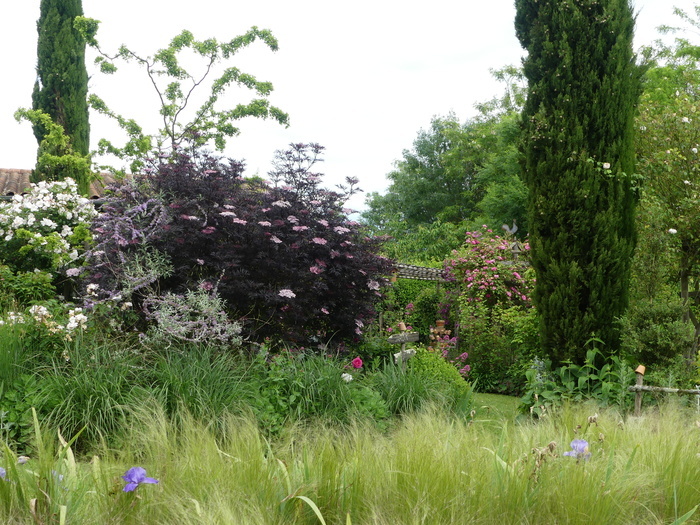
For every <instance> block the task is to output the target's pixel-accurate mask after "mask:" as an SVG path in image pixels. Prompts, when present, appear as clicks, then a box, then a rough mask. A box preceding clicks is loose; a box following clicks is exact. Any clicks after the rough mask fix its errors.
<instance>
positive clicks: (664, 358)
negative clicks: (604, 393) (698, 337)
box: [621, 296, 694, 368]
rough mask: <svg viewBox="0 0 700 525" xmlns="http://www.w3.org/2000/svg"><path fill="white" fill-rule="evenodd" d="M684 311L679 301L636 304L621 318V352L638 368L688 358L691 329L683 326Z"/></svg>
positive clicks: (692, 336)
mask: <svg viewBox="0 0 700 525" xmlns="http://www.w3.org/2000/svg"><path fill="white" fill-rule="evenodd" d="M684 310H685V307H684V306H683V305H682V304H681V302H680V300H677V299H676V300H664V298H663V296H659V297H657V298H656V299H655V300H654V301H645V300H642V301H637V302H635V303H634V304H633V306H632V307H630V309H629V310H628V311H627V314H626V315H625V316H624V317H623V318H622V320H621V322H622V330H621V332H622V334H621V335H622V351H623V353H624V355H625V356H626V357H627V358H628V359H630V360H633V361H637V362H638V363H639V364H642V365H644V366H648V367H651V368H653V367H654V365H664V364H666V363H668V362H669V361H671V360H672V359H674V358H675V356H677V355H679V354H681V355H688V354H689V350H690V348H691V347H692V345H693V339H694V335H693V332H694V329H693V325H692V324H691V323H689V322H683V312H684Z"/></svg>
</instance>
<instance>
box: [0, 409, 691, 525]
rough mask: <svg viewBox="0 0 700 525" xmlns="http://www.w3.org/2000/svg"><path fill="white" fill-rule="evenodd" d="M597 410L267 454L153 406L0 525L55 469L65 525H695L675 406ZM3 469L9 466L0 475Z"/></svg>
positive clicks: (318, 442) (315, 434)
mask: <svg viewBox="0 0 700 525" xmlns="http://www.w3.org/2000/svg"><path fill="white" fill-rule="evenodd" d="M595 410H597V409H596V408H595V407H593V406H590V407H588V406H583V405H582V406H575V407H565V408H563V409H562V410H560V411H558V412H557V413H555V414H553V415H552V416H550V417H548V418H545V419H544V420H542V421H539V422H532V421H529V420H526V421H522V422H514V421H505V420H504V421H503V424H502V425H501V428H499V429H494V428H495V427H494V426H493V425H492V424H484V422H483V421H481V420H480V418H479V417H478V416H477V417H476V418H474V419H473V420H469V419H466V420H465V419H462V418H455V417H453V416H452V415H450V414H449V413H448V412H446V411H444V410H443V409H439V408H435V407H424V408H423V409H421V410H419V411H415V412H413V413H412V414H410V415H408V416H406V417H404V418H403V420H402V422H401V424H400V425H398V426H397V427H395V428H394V429H393V430H392V431H391V432H381V431H378V430H377V429H376V427H375V426H373V425H371V424H369V423H366V422H362V421H356V422H355V423H353V424H351V425H344V426H342V427H341V426H337V425H330V424H327V423H318V424H316V425H311V426H309V425H304V426H298V425H297V426H294V425H292V426H290V427H288V428H287V430H286V432H284V433H283V434H282V435H281V436H280V437H279V438H278V439H275V440H274V441H267V440H266V439H265V438H264V437H263V435H262V434H261V432H260V431H259V429H258V428H257V425H256V423H255V421H254V420H252V419H251V418H246V417H242V416H234V415H228V416H226V417H224V418H223V423H222V426H221V428H220V429H219V430H217V432H213V431H212V429H211V428H209V426H208V424H207V422H206V421H204V422H201V421H197V420H196V419H195V418H192V417H190V416H189V415H187V414H185V413H183V414H180V417H179V418H178V419H177V422H173V421H172V420H171V419H170V418H168V416H167V415H166V414H165V411H164V410H163V408H162V406H160V404H159V403H158V402H157V401H155V400H152V401H150V402H149V403H146V404H143V405H141V406H140V407H137V408H136V409H135V410H134V412H133V414H134V418H133V419H132V425H131V426H130V427H129V428H128V430H127V432H126V438H125V441H124V446H123V447H122V448H121V449H119V450H114V449H110V450H104V451H103V452H102V453H101V454H99V457H95V458H92V459H90V462H89V463H88V462H87V461H84V462H78V463H77V464H76V465H75V466H74V468H73V470H72V472H73V473H72V474H69V472H71V468H70V465H71V462H70V461H68V459H67V454H66V452H65V447H61V446H60V445H59V446H57V447H54V449H53V451H52V449H51V447H48V446H43V447H42V448H41V449H40V452H39V454H38V457H36V458H32V459H31V460H30V461H29V462H28V463H27V464H26V465H13V466H12V468H8V479H9V481H10V483H0V517H2V519H4V520H5V522H7V523H36V522H37V521H36V520H35V518H34V517H33V516H32V511H31V504H30V503H31V500H32V498H40V496H41V491H40V490H39V488H38V487H41V486H42V485H41V483H44V485H43V486H48V485H47V483H48V481H47V480H48V478H49V477H51V474H49V472H50V470H52V469H54V470H57V471H58V472H60V473H62V474H64V475H65V476H66V477H65V478H63V480H62V481H60V482H59V481H55V480H56V479H57V478H55V476H54V477H53V478H52V479H53V480H54V481H51V483H53V484H54V485H55V486H54V485H51V491H52V492H51V495H52V497H53V498H54V500H55V501H53V500H52V501H53V503H52V504H51V506H49V507H47V509H48V510H47V511H46V512H53V513H54V514H56V513H58V512H61V510H60V509H61V507H65V509H64V510H63V512H64V513H65V515H66V522H67V523H81V524H83V523H85V524H91V523H95V524H97V523H99V524H103V523H153V524H171V523H172V524H175V523H198V524H199V523H203V524H209V523H211V524H214V523H236V524H249V523H250V524H278V523H290V524H313V523H318V522H319V518H318V517H317V515H316V513H315V512H314V509H313V508H312V506H311V505H310V504H309V502H311V503H313V504H314V505H315V506H317V508H318V510H319V512H320V514H321V515H322V516H323V519H324V520H325V522H326V523H329V524H331V523H346V522H347V521H346V520H347V517H348V516H349V517H350V520H351V522H352V523H354V524H379V525H383V524H386V525H389V524H392V525H394V524H397V523H400V524H431V525H432V524H452V523H457V524H459V523H483V524H491V523H498V524H501V523H506V524H511V523H512V524H553V523H573V524H576V523H581V524H584V523H585V524H589V523H605V524H631V523H635V524H661V523H672V522H674V520H679V519H680V518H681V517H682V516H684V515H685V514H687V513H689V512H690V513H692V511H693V510H694V509H695V508H696V506H697V505H698V503H700V459H698V457H697V453H698V446H699V445H700V429H699V428H698V426H697V425H696V423H695V420H696V417H697V414H696V413H695V412H691V411H688V409H682V408H680V407H679V406H677V405H675V404H671V403H669V404H665V405H662V406H660V407H659V408H658V409H657V410H655V411H653V412H649V413H647V414H645V415H644V416H643V417H641V418H631V417H627V418H625V417H623V416H621V415H620V414H618V413H616V412H615V411H612V410H606V411H605V412H601V413H600V414H599V415H598V416H597V417H595V416H594V413H595ZM589 417H591V419H590V421H589ZM49 437H50V436H49V435H45V436H44V442H47V441H48V440H49ZM573 438H583V439H587V440H588V442H589V444H590V451H591V458H590V459H589V460H585V459H580V460H577V459H576V458H574V457H567V456H563V452H565V451H566V450H567V449H569V442H570V441H571V440H572V439H573ZM60 454H63V455H62V457H58V459H56V457H57V456H59V455H60ZM87 459H89V458H87ZM12 461H14V457H13V456H12V455H11V454H10V453H9V452H8V453H7V454H6V457H5V466H8V462H12ZM134 465H140V466H143V467H145V468H146V469H147V471H148V475H149V476H154V477H156V478H158V479H159V480H160V483H159V484H158V485H145V486H142V487H139V488H138V489H137V491H136V493H135V494H127V493H124V492H122V491H121V488H122V487H123V485H124V483H123V482H122V481H121V479H120V477H119V476H120V475H122V474H123V473H124V472H125V471H126V470H127V469H128V468H130V467H132V466H134ZM39 482H40V483H39ZM300 497H303V498H306V500H302V499H300ZM41 519H42V520H43V521H40V522H44V523H46V522H49V521H51V519H53V520H54V521H58V516H57V514H56V515H55V516H54V517H53V518H51V519H48V518H47V516H43V517H41ZM680 522H681V521H680V520H679V521H678V522H677V523H680ZM689 522H695V523H697V522H698V515H697V514H695V515H692V516H691V517H690V521H689Z"/></svg>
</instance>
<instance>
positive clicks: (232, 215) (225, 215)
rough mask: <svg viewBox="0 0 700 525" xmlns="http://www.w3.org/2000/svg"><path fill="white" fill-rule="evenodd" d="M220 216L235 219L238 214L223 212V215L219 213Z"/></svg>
mask: <svg viewBox="0 0 700 525" xmlns="http://www.w3.org/2000/svg"><path fill="white" fill-rule="evenodd" d="M219 215H221V216H222V217H235V216H236V214H235V213H234V212H232V211H222V212H221V213H219Z"/></svg>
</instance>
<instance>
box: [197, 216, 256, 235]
mask: <svg viewBox="0 0 700 525" xmlns="http://www.w3.org/2000/svg"><path fill="white" fill-rule="evenodd" d="M233 221H234V222H238V221H240V219H233ZM242 222H243V223H244V224H245V221H242ZM215 231H216V228H214V226H207V227H206V228H204V229H203V230H202V233H203V234H204V235H209V234H210V233H214V232H215Z"/></svg>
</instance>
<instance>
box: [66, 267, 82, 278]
mask: <svg viewBox="0 0 700 525" xmlns="http://www.w3.org/2000/svg"><path fill="white" fill-rule="evenodd" d="M66 275H67V276H68V277H78V275H80V268H68V269H67V270H66Z"/></svg>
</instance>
